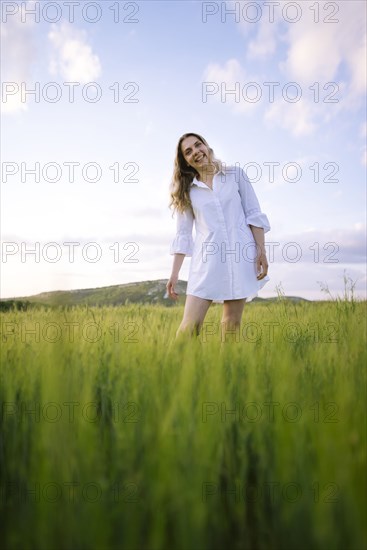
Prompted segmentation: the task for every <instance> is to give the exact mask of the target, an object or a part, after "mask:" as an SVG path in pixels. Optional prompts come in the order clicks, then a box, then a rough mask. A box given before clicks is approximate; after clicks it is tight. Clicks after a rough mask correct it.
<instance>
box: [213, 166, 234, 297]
mask: <svg viewBox="0 0 367 550" xmlns="http://www.w3.org/2000/svg"><path fill="white" fill-rule="evenodd" d="M214 177H215V176H214ZM213 191H214V180H213ZM214 198H215V202H216V205H217V212H218V218H219V222H220V224H221V226H222V231H221V235H222V238H221V241H220V243H218V244H219V249H220V252H219V254H220V261H221V262H222V247H223V243H225V249H224V252H225V255H224V258H225V260H224V261H225V263H226V266H227V269H228V280H229V283H230V288H231V295H232V294H233V270H231V262H227V253H228V251H229V238H228V231H227V225H226V220H225V217H224V213H223V208H222V203H221V202H220V200H219V198H218V196H217V194H216V193H215V194H214Z"/></svg>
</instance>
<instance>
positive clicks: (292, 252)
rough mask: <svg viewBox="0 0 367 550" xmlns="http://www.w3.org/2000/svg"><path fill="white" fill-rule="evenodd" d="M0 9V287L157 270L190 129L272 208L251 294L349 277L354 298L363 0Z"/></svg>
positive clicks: (335, 283)
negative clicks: (178, 154)
mask: <svg viewBox="0 0 367 550" xmlns="http://www.w3.org/2000/svg"><path fill="white" fill-rule="evenodd" d="M1 12H2V13H1V46H2V48H1V52H2V53H1V81H2V85H1V102H0V106H1V122H2V130H1V138H2V139H1V159H2V160H1V262H0V266H1V287H0V289H1V292H0V294H1V297H2V298H11V297H19V296H30V295H34V294H37V293H40V292H47V291H53V290H71V289H81V288H95V287H102V286H107V285H117V284H124V283H129V282H136V281H145V280H156V279H168V278H169V276H170V274H171V270H172V262H173V256H171V255H170V254H169V247H170V243H171V241H172V240H173V239H174V237H175V233H176V219H175V217H172V212H171V210H170V209H169V207H168V205H169V185H170V182H171V177H172V172H173V163H174V156H175V149H176V146H177V142H178V139H179V137H180V136H181V135H182V134H184V133H186V132H195V133H198V134H200V135H202V136H204V138H205V139H206V140H207V142H208V143H209V145H210V146H211V147H212V148H213V150H214V153H215V155H216V157H217V158H219V159H220V160H222V161H223V162H225V163H226V164H227V165H233V164H236V165H238V166H241V167H242V168H243V169H244V170H246V172H247V175H248V177H249V179H250V181H251V183H252V185H253V187H254V189H255V192H256V195H257V197H258V199H259V202H260V206H261V210H262V211H263V212H264V213H266V215H267V216H268V219H269V221H270V225H271V231H269V232H267V233H266V234H265V242H266V246H267V257H268V262H269V271H268V275H269V277H270V280H269V281H268V282H267V284H266V285H265V286H264V288H263V289H262V290H261V291H260V292H259V296H260V297H263V298H267V297H271V296H276V295H277V293H278V291H279V289H280V288H281V289H282V291H283V292H284V293H285V294H286V295H292V296H300V297H303V298H307V299H311V300H322V299H326V298H328V297H330V295H328V294H327V293H326V292H325V288H328V289H329V291H330V293H331V295H332V296H334V297H337V296H341V295H342V294H343V293H344V289H345V284H346V283H345V281H346V280H348V281H349V283H348V285H354V295H355V296H356V297H360V298H364V299H366V280H367V279H366V237H365V235H366V175H365V174H366V164H367V154H366V133H367V125H366V66H367V62H366V24H365V21H366V3H365V2H364V1H354V0H351V1H348V2H342V1H337V2H321V1H320V2H314V1H312V2H308V1H304V0H303V1H298V2H285V1H281V0H278V1H277V2H263V1H257V2H245V1H242V2H233V1H231V2H197V1H193V2H191V1H140V2H135V1H134V2H116V1H111V2H110V1H100V2H86V1H79V2H74V3H73V2H66V1H65V2H64V1H63V2H33V1H32V2H31V1H28V2H5V1H4V2H2V3H1ZM193 236H194V237H195V230H194V233H193ZM190 261H191V260H190V258H189V257H186V258H185V260H184V263H183V266H182V268H181V271H180V275H179V278H180V279H183V280H187V277H188V272H189V265H190ZM349 288H350V287H349ZM323 289H324V290H323Z"/></svg>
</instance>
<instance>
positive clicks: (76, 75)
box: [48, 22, 101, 83]
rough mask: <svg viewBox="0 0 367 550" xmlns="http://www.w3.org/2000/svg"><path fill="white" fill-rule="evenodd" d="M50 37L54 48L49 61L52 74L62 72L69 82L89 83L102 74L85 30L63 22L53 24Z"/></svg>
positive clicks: (97, 58)
mask: <svg viewBox="0 0 367 550" xmlns="http://www.w3.org/2000/svg"><path fill="white" fill-rule="evenodd" d="M48 38H49V40H50V42H51V44H52V46H53V48H54V51H53V53H52V55H51V59H50V63H49V71H50V73H51V74H52V75H54V76H55V75H58V74H60V75H61V76H62V77H63V78H65V79H66V80H67V81H69V82H80V83H87V82H91V81H95V80H96V79H97V78H98V77H99V76H100V75H101V63H100V60H99V57H98V55H96V54H94V53H93V51H92V48H91V46H90V45H89V44H88V43H87V34H86V32H85V31H84V30H78V29H75V28H73V27H72V26H71V25H70V24H68V23H66V22H63V23H61V24H60V25H56V24H53V25H52V30H51V31H50V32H49V33H48Z"/></svg>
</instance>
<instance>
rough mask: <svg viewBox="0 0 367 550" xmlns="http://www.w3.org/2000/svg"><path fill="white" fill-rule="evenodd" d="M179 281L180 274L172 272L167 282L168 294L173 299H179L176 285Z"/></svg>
mask: <svg viewBox="0 0 367 550" xmlns="http://www.w3.org/2000/svg"><path fill="white" fill-rule="evenodd" d="M177 281H178V275H174V274H172V275H171V277H170V278H169V280H168V283H167V284H166V289H167V292H168V296H169V297H170V298H171V300H177V299H178V294H177V292H175V286H176V284H177Z"/></svg>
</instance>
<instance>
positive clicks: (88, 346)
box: [0, 299, 367, 550]
mask: <svg viewBox="0 0 367 550" xmlns="http://www.w3.org/2000/svg"><path fill="white" fill-rule="evenodd" d="M221 312H222V306H220V305H213V306H212V307H211V308H210V309H209V311H208V314H207V317H206V319H205V324H204V326H203V329H202V332H201V334H200V336H199V337H197V338H195V337H194V338H192V339H188V338H187V339H181V340H180V341H176V342H175V341H174V336H175V332H176V330H177V327H178V325H179V323H180V321H181V318H182V313H183V306H182V304H181V305H179V306H177V307H173V308H164V307H154V306H138V305H132V306H125V307H119V308H113V307H106V308H86V307H78V308H74V309H70V310H63V311H62V310H60V311H51V310H46V309H35V310H29V311H25V312H18V311H9V312H7V313H4V314H3V315H2V347H1V365H2V367H1V390H0V392H1V395H0V397H1V407H2V409H1V439H0V470H1V480H0V481H1V517H2V521H1V524H2V527H1V538H2V547H5V548H9V549H22V550H24V549H37V550H43V549H45V550H46V549H47V550H49V549H60V550H64V549H65V550H66V549H68V550H69V549H78V550H79V549H80V550H86V549H99V548H104V549H116V550H117V549H118V550H122V549H157V550H160V549H167V550H168V549H170V550H172V549H179V550H180V549H185V550H186V549H196V548H203V549H222V548H225V547H228V548H231V549H251V550H253V549H254V550H263V549H264V550H265V549H266V550H267V549H270V550H282V549H292V550H293V549H301V550H303V549H304V550H310V549H315V550H326V549H327V550H333V549H343V550H346V549H353V550H362V549H363V548H366V524H365V518H366V469H365V467H366V416H365V404H366V402H365V399H366V363H367V361H366V302H355V301H352V302H350V301H342V300H340V301H334V302H332V301H330V302H320V303H304V302H300V303H297V304H293V303H287V302H286V301H284V300H281V299H279V301H278V302H274V303H271V304H266V303H265V304H264V303H259V304H252V305H251V306H250V305H248V306H245V310H244V314H243V319H242V327H241V331H240V332H239V333H238V338H237V340H238V341H236V338H235V335H232V336H231V335H228V341H227V342H226V343H225V345H223V343H222V342H221V337H220V318H221Z"/></svg>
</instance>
